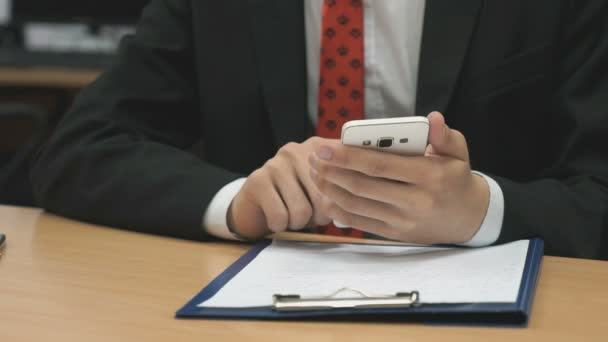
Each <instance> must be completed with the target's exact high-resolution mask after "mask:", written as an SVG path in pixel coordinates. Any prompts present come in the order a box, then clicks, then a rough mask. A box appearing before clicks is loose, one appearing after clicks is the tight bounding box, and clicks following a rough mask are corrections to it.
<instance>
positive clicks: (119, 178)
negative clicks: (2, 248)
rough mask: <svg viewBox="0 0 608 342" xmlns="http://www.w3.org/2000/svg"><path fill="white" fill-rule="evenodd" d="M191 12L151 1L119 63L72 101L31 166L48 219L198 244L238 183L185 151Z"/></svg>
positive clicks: (190, 121) (193, 125)
mask: <svg viewBox="0 0 608 342" xmlns="http://www.w3.org/2000/svg"><path fill="white" fill-rule="evenodd" d="M190 6H191V3H190V1H186V0H153V1H152V2H151V4H150V5H148V7H147V8H146V9H145V10H144V13H143V16H142V19H141V20H140V22H139V24H138V27H137V32H136V34H135V35H134V36H132V37H129V38H127V39H125V40H124V41H123V42H122V44H121V48H120V52H119V57H118V58H117V61H116V62H115V64H114V66H113V67H111V68H110V69H109V70H108V71H107V72H106V73H105V74H104V75H103V76H101V77H100V78H99V79H98V80H97V81H96V82H94V84H92V85H91V86H89V87H88V88H87V89H85V90H84V91H83V92H82V93H81V94H80V95H79V96H78V98H77V100H76V102H75V104H74V106H73V108H72V109H71V111H70V112H69V113H68V114H67V115H66V117H65V118H64V119H63V121H62V122H61V123H60V125H59V127H58V128H57V130H56V132H55V133H54V135H53V137H52V138H51V139H50V140H49V142H48V143H47V144H46V145H45V146H44V147H43V148H42V149H41V151H40V152H39V153H38V155H37V156H36V157H35V158H34V160H33V163H32V169H31V177H32V182H33V186H34V192H35V196H36V198H37V201H38V202H39V204H41V205H42V206H43V207H44V208H45V209H47V210H48V211H51V212H54V213H57V214H60V215H65V216H68V217H72V218H75V219H79V220H83V221H89V222H93V223H97V224H103V225H108V226H114V227H120V228H125V229H129V230H134V231H141V232H146V233H154V234H162V235H168V236H174V237H178V238H187V239H198V240H205V239H207V238H208V236H207V235H206V234H205V233H204V230H203V229H202V220H203V214H204V212H205V210H206V208H207V206H208V205H209V203H210V201H211V199H212V198H213V196H214V195H215V194H216V193H217V192H218V191H219V190H220V189H221V188H222V187H223V186H224V185H226V184H228V183H230V182H231V181H233V180H235V179H238V178H240V177H242V175H238V174H234V173H232V172H229V171H227V170H224V169H222V168H219V167H216V166H214V165H211V164H208V163H205V162H204V161H201V160H200V159H199V158H197V157H195V156H194V155H193V154H190V153H189V152H186V149H187V148H188V147H190V146H191V145H193V144H194V143H195V142H197V141H198V140H199V139H200V138H201V136H200V129H201V126H200V124H201V117H202V115H204V113H200V110H199V109H198V104H197V103H198V101H197V100H196V99H197V95H198V94H197V91H198V90H197V82H196V79H195V76H194V75H195V74H196V72H195V63H194V51H193V39H194V38H193V34H192V23H191V14H190V12H191V9H190Z"/></svg>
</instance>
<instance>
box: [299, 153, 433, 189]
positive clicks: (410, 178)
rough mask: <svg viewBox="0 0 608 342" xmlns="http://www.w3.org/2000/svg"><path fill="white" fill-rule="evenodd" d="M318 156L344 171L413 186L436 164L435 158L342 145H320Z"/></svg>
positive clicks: (422, 179)
mask: <svg viewBox="0 0 608 342" xmlns="http://www.w3.org/2000/svg"><path fill="white" fill-rule="evenodd" d="M315 156H316V157H317V159H320V160H323V161H325V162H327V163H328V164H330V165H333V166H337V167H340V168H343V169H348V170H353V171H357V172H360V173H363V174H365V175H368V176H371V177H378V178H385V179H391V180H395V181H399V182H405V183H413V184H416V183H419V182H421V181H424V178H425V174H426V172H425V170H428V169H429V168H432V167H434V165H435V161H434V160H433V159H432V158H425V157H407V156H399V155H395V154H391V153H385V152H380V151H374V150H370V149H363V148H358V147H352V146H344V145H341V144H325V145H321V146H319V148H317V150H316V151H315ZM310 161H314V160H310V159H309V162H310Z"/></svg>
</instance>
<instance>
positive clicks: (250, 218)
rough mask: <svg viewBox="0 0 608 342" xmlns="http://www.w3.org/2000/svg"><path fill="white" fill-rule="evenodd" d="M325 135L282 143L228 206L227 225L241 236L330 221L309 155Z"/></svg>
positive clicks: (252, 236) (257, 235) (248, 179)
mask: <svg viewBox="0 0 608 342" xmlns="http://www.w3.org/2000/svg"><path fill="white" fill-rule="evenodd" d="M323 143H327V139H322V138H318V137H313V138H310V139H308V140H307V141H305V142H303V143H301V144H297V143H289V144H287V145H285V146H283V147H282V148H281V149H280V150H279V152H278V153H277V154H276V156H275V157H274V158H272V159H270V160H269V161H268V162H266V164H264V166H262V167H261V168H260V169H258V170H256V171H254V172H253V173H252V174H251V175H250V176H249V177H248V178H247V181H246V182H245V184H244V185H243V187H242V188H241V190H240V191H239V193H238V194H237V195H236V197H235V198H234V200H233V201H232V204H231V206H230V209H229V210H228V225H229V226H230V229H231V230H233V231H234V232H236V233H238V234H239V235H241V236H242V237H244V238H248V239H259V238H262V237H264V236H266V235H268V234H271V233H277V232H281V231H285V230H287V229H290V230H298V229H303V228H307V227H315V226H318V225H326V224H328V223H330V222H331V219H329V218H328V217H327V216H324V215H323V212H325V210H323V208H326V207H328V205H329V203H327V201H328V200H327V199H326V198H325V196H323V195H322V194H321V193H320V192H319V191H318V190H317V187H316V185H315V184H314V183H313V181H312V179H311V178H310V173H309V168H310V166H309V164H308V158H309V156H310V154H311V153H314V151H315V150H316V148H317V147H319V146H320V145H321V144H323Z"/></svg>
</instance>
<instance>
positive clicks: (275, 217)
mask: <svg viewBox="0 0 608 342" xmlns="http://www.w3.org/2000/svg"><path fill="white" fill-rule="evenodd" d="M288 220H289V217H288V214H287V211H286V210H283V209H278V208H275V209H273V210H272V211H271V213H270V215H269V217H267V218H266V221H267V223H268V228H269V229H270V230H272V231H274V232H277V231H281V230H284V229H285V228H287V224H288Z"/></svg>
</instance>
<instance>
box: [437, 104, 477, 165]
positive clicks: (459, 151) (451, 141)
mask: <svg viewBox="0 0 608 342" xmlns="http://www.w3.org/2000/svg"><path fill="white" fill-rule="evenodd" d="M428 119H429V123H430V125H431V127H430V132H429V144H430V145H431V147H432V148H431V149H430V151H431V153H432V154H435V155H441V156H446V157H452V158H456V159H460V160H462V161H469V149H468V147H467V142H466V139H465V137H464V135H462V133H460V132H459V131H456V130H453V129H451V128H450V127H448V125H447V124H446V123H445V118H444V117H443V115H442V114H441V113H439V112H432V113H431V114H429V116H428Z"/></svg>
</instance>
